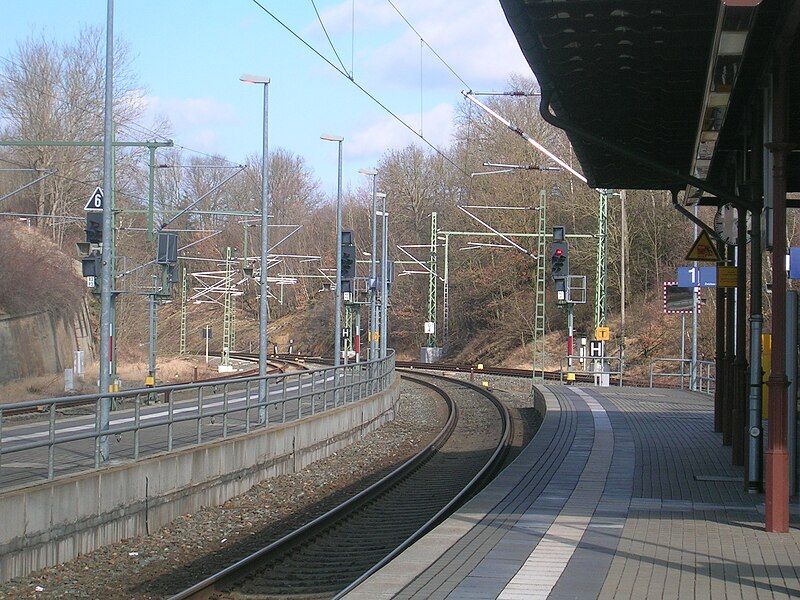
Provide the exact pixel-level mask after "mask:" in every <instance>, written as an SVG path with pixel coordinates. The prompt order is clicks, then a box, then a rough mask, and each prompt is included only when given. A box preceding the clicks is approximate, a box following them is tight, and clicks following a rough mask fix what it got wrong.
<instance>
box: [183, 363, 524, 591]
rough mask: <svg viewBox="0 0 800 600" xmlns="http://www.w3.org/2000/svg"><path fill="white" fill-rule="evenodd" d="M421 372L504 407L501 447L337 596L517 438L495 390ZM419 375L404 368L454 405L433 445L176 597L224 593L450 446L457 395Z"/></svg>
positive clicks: (446, 510) (444, 511)
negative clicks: (221, 588) (268, 560)
mask: <svg viewBox="0 0 800 600" xmlns="http://www.w3.org/2000/svg"><path fill="white" fill-rule="evenodd" d="M418 375H422V376H423V377H428V378H435V379H441V380H445V381H448V382H454V383H457V384H459V385H462V386H465V387H467V388H470V389H472V390H474V391H476V392H478V393H480V394H481V395H483V396H485V397H486V398H488V399H489V400H490V401H491V402H492V403H493V404H494V405H495V406H496V407H497V408H498V411H499V412H500V415H501V417H502V422H503V424H502V434H501V438H500V441H499V442H498V444H497V447H496V448H495V450H494V451H493V453H492V455H491V457H490V458H489V460H488V461H487V462H486V463H485V464H484V465H483V467H482V468H481V469H480V470H479V472H478V473H477V474H476V475H475V476H473V478H472V479H471V480H470V481H469V483H468V484H467V485H466V486H465V487H464V488H462V489H461V491H460V492H459V493H458V494H457V495H456V496H455V497H453V498H452V499H451V500H450V501H449V502H447V504H446V505H445V506H444V507H442V508H441V509H440V510H438V511H437V512H436V514H435V515H434V516H433V517H431V518H430V519H428V520H427V521H426V522H425V523H424V524H423V525H422V526H421V527H419V528H418V529H416V530H415V531H414V532H413V533H412V534H411V536H409V537H408V538H406V540H405V541H403V542H402V543H401V544H400V545H399V546H397V547H396V548H395V549H394V550H393V551H392V552H390V553H389V554H388V555H386V556H384V557H383V558H382V559H380V561H379V562H378V563H376V564H375V565H374V566H373V567H372V568H371V569H369V570H368V571H367V572H365V573H364V574H362V575H361V576H360V577H359V578H358V579H356V580H355V581H353V582H352V583H351V584H349V585H348V586H347V587H346V588H345V589H344V590H341V591H340V592H338V593H337V594H336V595H335V596H334V597H335V598H340V597H341V596H342V595H344V594H345V593H347V592H348V591H350V590H351V589H352V588H353V587H354V586H355V585H358V584H360V583H361V582H362V581H363V579H364V578H366V577H369V576H370V575H372V573H374V572H375V570H377V569H378V568H380V567H382V566H383V565H385V564H386V563H388V562H389V561H391V560H392V559H393V558H394V557H395V556H397V554H398V553H400V552H402V551H403V550H404V549H405V548H407V547H408V546H410V545H411V544H412V543H414V542H415V541H417V540H418V539H419V538H420V537H422V536H423V535H424V534H425V533H427V532H428V531H430V530H431V529H432V528H433V527H434V526H435V525H437V524H438V523H439V522H441V520H443V519H444V518H445V517H446V516H447V515H449V514H450V513H451V512H452V510H453V509H454V507H455V506H457V505H458V504H459V503H460V502H461V501H462V500H464V499H465V497H466V496H467V495H468V494H470V493H472V492H473V491H475V489H476V487H477V486H478V485H479V484H481V483H482V482H483V481H484V480H485V479H486V477H487V476H488V475H490V474H493V472H494V470H495V469H497V467H498V466H499V465H500V464H501V463H502V461H503V460H504V458H505V454H506V452H507V450H508V446H509V440H510V438H511V427H512V425H511V416H510V414H509V412H508V409H507V408H506V407H505V406H504V405H503V404H502V402H500V401H499V400H498V399H497V398H496V397H494V396H493V395H492V394H491V393H490V392H488V391H486V390H483V389H482V388H480V387H478V386H475V385H473V384H470V383H469V382H464V381H461V380H457V379H452V378H449V377H445V376H442V375H433V374H418ZM418 375H417V374H415V375H411V374H409V373H407V372H402V375H401V377H403V378H405V379H408V380H409V381H414V382H415V383H418V384H420V385H424V386H426V387H428V388H430V389H432V390H434V391H435V392H436V393H437V394H439V395H440V396H441V397H442V398H443V399H444V401H445V403H446V404H447V406H448V409H449V414H448V418H447V421H446V423H445V425H444V426H443V427H442V429H441V430H440V431H439V433H438V434H437V435H436V437H435V438H434V439H433V440H432V441H431V442H430V443H429V444H427V445H426V446H425V447H424V448H423V449H422V450H420V451H419V452H418V453H417V454H415V455H414V456H413V457H411V458H410V459H409V460H407V461H406V462H404V463H403V464H402V465H400V466H398V467H397V468H396V469H394V470H393V471H392V472H391V473H389V474H388V475H386V476H384V477H383V478H381V479H380V480H379V481H377V482H375V483H373V484H372V485H370V486H369V487H367V488H365V489H364V490H362V491H361V492H359V493H358V494H356V495H354V496H352V497H350V498H348V499H347V500H345V501H344V502H343V503H341V504H340V505H338V506H336V507H335V508H333V509H331V510H329V511H327V512H326V513H324V514H323V515H320V516H319V517H317V518H315V519H313V520H312V521H309V522H308V523H306V524H305V525H303V526H301V527H300V528H298V529H296V530H294V531H292V532H291V533H289V534H287V535H285V536H283V537H282V538H280V539H278V540H276V541H274V542H272V543H271V544H269V545H267V546H265V547H264V548H261V549H260V550H258V551H256V552H254V553H252V554H250V555H249V556H247V557H245V558H243V559H241V560H239V561H237V562H236V563H234V564H232V565H230V566H228V567H226V568H225V569H222V570H221V571H219V572H217V573H215V574H213V575H211V576H210V577H207V578H206V579H204V580H203V581H200V582H198V583H196V584H194V585H193V586H191V587H189V588H187V589H186V590H184V591H182V592H180V593H178V594H176V595H174V596H172V597H171V598H170V600H185V599H189V598H206V597H208V596H209V594H212V593H214V592H216V591H218V586H221V585H224V584H230V583H232V582H234V581H237V580H239V579H241V578H243V577H245V576H246V575H247V574H248V573H250V572H252V571H254V570H257V569H258V568H259V567H260V566H261V564H262V563H263V561H264V560H265V559H266V558H267V557H268V556H270V555H272V554H276V553H278V552H281V551H284V550H286V549H287V548H291V547H294V546H296V545H297V544H300V543H302V541H303V540H304V539H307V538H309V537H311V536H313V535H315V534H316V533H317V532H320V531H322V530H324V528H326V527H327V526H329V525H331V524H333V523H335V522H337V521H338V520H340V519H342V518H344V517H346V516H348V515H350V514H353V513H355V511H357V510H358V509H359V508H360V507H363V506H365V505H366V504H368V503H370V501H372V500H373V499H375V498H376V497H377V496H379V495H380V494H381V493H383V492H385V491H387V490H389V489H391V488H393V487H394V486H395V485H397V484H398V483H399V482H400V481H402V480H403V479H405V478H406V477H408V476H410V475H411V474H412V473H415V472H417V470H418V468H419V467H421V466H422V465H423V464H424V463H425V462H426V461H427V460H428V459H429V458H430V457H431V456H433V454H434V453H435V452H437V451H438V450H439V449H440V448H441V447H442V446H443V445H444V444H445V442H446V441H447V440H448V438H449V437H450V436H451V434H452V433H453V431H454V430H455V427H456V424H457V422H458V417H459V409H458V406H457V404H456V403H455V402H454V401H453V400H452V399H451V397H450V395H449V394H448V393H447V392H446V391H445V390H444V389H442V388H441V387H439V386H437V385H436V384H434V383H432V382H431V381H428V380H426V379H423V378H420V377H419V376H418Z"/></svg>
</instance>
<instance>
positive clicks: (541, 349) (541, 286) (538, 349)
mask: <svg viewBox="0 0 800 600" xmlns="http://www.w3.org/2000/svg"><path fill="white" fill-rule="evenodd" d="M538 213H539V227H538V234H539V235H538V237H537V247H536V312H535V314H534V319H533V379H534V381H544V369H545V362H546V358H547V356H546V352H545V346H544V329H545V306H546V303H545V281H546V270H545V269H546V257H547V242H546V235H547V192H546V191H545V190H541V191H540V192H539V210H538Z"/></svg>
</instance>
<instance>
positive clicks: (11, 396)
mask: <svg viewBox="0 0 800 600" xmlns="http://www.w3.org/2000/svg"><path fill="white" fill-rule="evenodd" d="M195 367H197V377H198V378H199V379H205V378H208V377H214V376H216V375H218V373H217V370H216V369H215V368H213V367H209V366H206V364H205V360H204V359H202V358H189V357H187V358H166V359H164V360H163V361H161V362H159V363H158V379H157V382H158V383H160V384H168V383H178V382H185V381H191V380H192V379H193V377H194V376H195V373H194V369H195ZM118 375H119V377H120V378H121V380H122V388H123V389H131V388H138V387H142V386H143V385H144V379H145V377H146V375H147V363H145V362H135V363H126V364H121V365H120V366H119V370H118ZM75 387H76V390H75V393H78V394H93V393H96V392H97V363H94V364H91V365H89V366H88V367H87V368H86V375H85V376H84V378H83V381H78V380H77V379H76V381H75ZM63 395H65V394H64V374H63V373H57V374H53V375H42V376H40V377H28V378H25V379H20V380H18V381H12V382H10V383H7V384H5V385H2V386H0V403H1V404H8V403H10V402H25V401H27V400H40V399H42V398H53V397H58V396H63Z"/></svg>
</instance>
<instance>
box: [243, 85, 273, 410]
mask: <svg viewBox="0 0 800 600" xmlns="http://www.w3.org/2000/svg"><path fill="white" fill-rule="evenodd" d="M239 80H240V81H243V82H244V83H249V84H261V85H263V86H264V121H263V136H262V144H263V147H262V152H261V278H260V280H259V282H258V283H259V290H260V293H261V297H260V298H259V301H258V376H259V383H258V402H259V408H258V417H259V420H260V422H261V423H266V421H267V380H266V376H267V346H268V343H269V342H268V339H267V337H268V336H267V326H268V325H269V303H268V298H267V297H268V295H269V292H268V289H267V262H268V260H269V81H270V80H269V77H261V76H258V75H249V74H245V75H242V76H241V77H240V78H239Z"/></svg>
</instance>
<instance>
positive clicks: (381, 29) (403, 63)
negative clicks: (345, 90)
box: [322, 0, 530, 89]
mask: <svg viewBox="0 0 800 600" xmlns="http://www.w3.org/2000/svg"><path fill="white" fill-rule="evenodd" d="M395 3H396V4H397V6H398V8H399V9H400V10H401V11H402V12H403V14H404V15H405V16H406V18H408V20H409V21H410V22H411V24H412V25H414V27H415V28H416V30H417V31H419V33H420V34H421V35H422V37H423V38H424V39H425V41H426V42H427V43H428V44H430V46H431V47H433V49H435V50H436V52H438V53H439V55H440V56H441V57H442V58H443V59H444V60H446V61H447V62H448V63H449V64H450V66H451V67H452V68H453V69H454V70H455V71H456V72H457V73H458V74H459V75H460V76H461V77H463V78H464V79H465V80H466V82H467V83H468V84H470V85H471V86H474V87H475V88H476V89H477V88H478V87H481V86H499V85H502V84H503V83H505V82H506V80H507V78H508V76H509V75H510V74H511V73H522V74H530V68H529V67H528V64H527V62H526V61H525V59H524V58H523V56H522V52H521V51H520V49H519V46H518V45H517V41H516V39H515V38H514V35H513V33H512V32H511V29H510V28H509V26H508V23H507V21H506V18H505V15H504V14H503V11H502V9H501V7H500V3H499V2H497V0H470V2H468V3H466V2H463V1H462V2H454V1H453V0H395ZM355 6H356V48H357V57H356V61H355V62H356V65H355V71H356V77H357V78H358V77H359V75H361V76H365V77H368V78H369V79H370V80H374V79H377V80H379V81H390V82H393V83H402V84H404V85H405V84H408V83H409V82H413V83H415V84H416V85H418V82H419V68H420V63H419V61H420V53H419V48H420V42H419V38H418V37H417V36H416V35H415V34H414V33H413V32H412V31H411V29H410V28H409V27H408V26H407V25H406V24H405V23H403V21H402V19H401V18H400V16H399V15H398V14H397V13H396V12H394V10H393V9H392V7H391V6H390V5H389V3H388V2H387V1H386V0H356V4H355ZM350 9H351V2H350V0H343V1H342V2H341V3H339V4H338V5H336V6H334V7H332V8H330V9H328V10H326V11H324V12H323V14H322V17H323V20H324V21H325V24H326V27H328V29H329V31H331V33H332V35H338V36H342V37H344V36H345V34H349V33H350V30H351V12H350ZM376 32H378V33H380V34H381V36H382V38H383V39H384V40H385V41H383V42H381V43H377V44H374V43H370V41H372V40H374V39H375V37H376V36H375V34H376ZM359 37H361V38H362V42H361V43H360V42H359ZM423 60H424V64H425V67H424V71H425V72H424V73H423V78H424V80H425V86H426V87H428V86H444V85H447V86H461V87H463V84H461V83H459V82H458V81H457V80H456V79H455V78H454V77H453V76H452V75H451V74H449V73H448V72H447V69H446V67H445V66H444V65H442V64H441V62H440V61H439V60H438V59H437V58H436V57H435V56H434V55H433V53H432V52H430V51H429V50H427V49H425V51H424V53H423Z"/></svg>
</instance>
